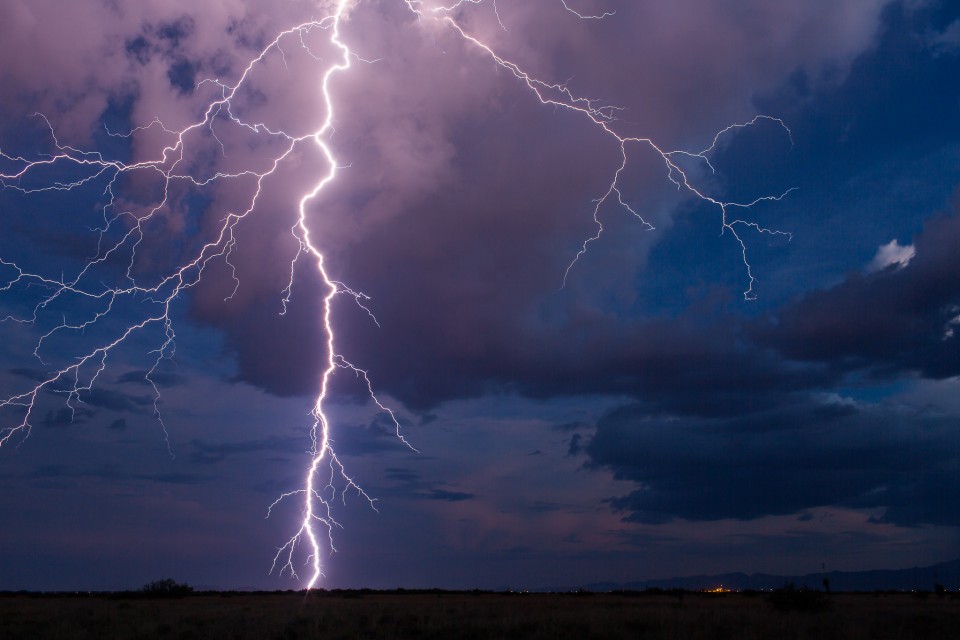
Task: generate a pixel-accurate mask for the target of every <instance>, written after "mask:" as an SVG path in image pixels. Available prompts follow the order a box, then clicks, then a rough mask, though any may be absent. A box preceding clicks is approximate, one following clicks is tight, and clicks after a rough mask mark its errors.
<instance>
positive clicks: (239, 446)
mask: <svg viewBox="0 0 960 640" xmlns="http://www.w3.org/2000/svg"><path fill="white" fill-rule="evenodd" d="M190 445H191V446H192V447H193V448H194V451H192V452H191V453H190V458H189V459H190V462H196V463H200V464H214V463H217V462H222V461H223V460H226V459H227V458H228V457H230V456H233V455H236V454H245V453H257V452H261V451H275V452H279V453H286V454H297V453H303V452H304V450H305V448H306V445H307V443H306V442H305V441H304V439H303V438H280V437H277V436H273V437H269V438H263V439H260V440H249V441H246V442H231V443H220V444H217V443H209V442H205V441H203V440H192V441H191V442H190Z"/></svg>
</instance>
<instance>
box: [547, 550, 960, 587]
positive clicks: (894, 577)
mask: <svg viewBox="0 0 960 640" xmlns="http://www.w3.org/2000/svg"><path fill="white" fill-rule="evenodd" d="M824 578H827V579H829V580H830V590H831V591H914V590H916V591H933V590H934V586H935V585H937V584H941V585H943V586H944V587H946V588H947V589H948V590H950V591H956V590H960V558H958V559H956V560H950V561H948V562H941V563H939V564H935V565H932V566H929V567H914V568H912V569H897V570H876V571H829V572H825V573H810V574H807V575H803V576H777V575H769V574H765V573H754V574H749V575H748V574H746V573H723V574H720V575H715V576H687V577H683V578H667V579H664V580H644V581H641V582H626V583H615V582H596V583H593V584H587V585H582V587H581V588H583V589H586V590H588V591H617V590H627V591H643V590H645V589H686V590H689V591H699V590H702V589H715V588H717V587H721V586H722V587H723V588H724V589H731V590H733V591H743V590H745V589H755V590H758V591H759V590H770V589H779V588H780V587H783V586H784V585H786V584H788V583H791V582H792V583H793V584H794V585H796V586H797V587H804V586H805V587H809V588H811V589H823V579H824ZM550 590H551V591H561V590H563V591H569V590H575V589H550Z"/></svg>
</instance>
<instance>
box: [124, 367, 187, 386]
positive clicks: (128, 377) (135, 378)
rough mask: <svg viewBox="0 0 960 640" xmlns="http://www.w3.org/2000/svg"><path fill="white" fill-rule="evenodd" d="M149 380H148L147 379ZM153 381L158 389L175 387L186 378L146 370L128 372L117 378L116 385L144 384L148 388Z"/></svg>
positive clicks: (170, 373) (181, 383) (174, 374)
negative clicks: (127, 383)
mask: <svg viewBox="0 0 960 640" xmlns="http://www.w3.org/2000/svg"><path fill="white" fill-rule="evenodd" d="M148 378H149V379H148ZM151 381H153V383H154V384H156V385H157V386H158V387H177V386H181V385H183V384H184V383H185V382H186V378H184V377H183V376H182V375H180V374H178V373H172V372H165V371H154V372H153V373H149V372H148V371H147V370H145V369H143V370H139V371H128V372H127V373H125V374H123V375H122V376H119V377H117V383H118V384H123V383H125V382H132V383H135V384H144V385H147V386H149V385H150V382H151Z"/></svg>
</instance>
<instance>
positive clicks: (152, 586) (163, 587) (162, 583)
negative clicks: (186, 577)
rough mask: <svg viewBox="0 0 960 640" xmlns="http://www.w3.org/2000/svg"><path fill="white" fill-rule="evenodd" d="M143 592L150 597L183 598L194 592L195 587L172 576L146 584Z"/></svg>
mask: <svg viewBox="0 0 960 640" xmlns="http://www.w3.org/2000/svg"><path fill="white" fill-rule="evenodd" d="M141 592H142V593H143V595H145V596H147V597H150V598H182V597H184V596H187V595H190V594H191V593H193V587H191V586H190V585H188V584H186V583H180V582H177V581H176V580H172V579H170V578H164V579H163V580H155V581H153V582H151V583H149V584H145V585H144V586H143V589H141Z"/></svg>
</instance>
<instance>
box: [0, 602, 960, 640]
mask: <svg viewBox="0 0 960 640" xmlns="http://www.w3.org/2000/svg"><path fill="white" fill-rule="evenodd" d="M780 605H781V606H780V607H779V608H778V607H776V606H774V602H772V601H771V598H770V596H769V594H759V593H755V594H699V593H686V594H683V596H682V597H681V596H680V595H679V594H665V593H662V594H648V593H640V594H601V593H597V594H544V593H504V594H498V593H486V592H484V593H471V592H468V593H462V592H442V591H426V592H424V591H416V592H414V591H398V592H372V591H330V592H325V591H313V592H310V593H309V594H305V593H304V592H283V593H195V594H192V595H189V596H186V597H182V598H145V597H137V596H136V594H93V595H78V594H2V595H0V639H2V640H16V639H21V638H22V639H25V640H26V639H29V640H33V639H36V638H57V639H59V638H63V639H70V640H84V639H87V638H90V639H93V638H97V639H112V638H118V639H119V638H123V639H127V638H198V639H200V638H202V639H217V638H257V639H270V638H283V639H290V640H294V639H299V638H324V639H336V638H364V639H366V638H378V639H381V638H437V639H439V638H443V639H447V638H455V639H470V638H551V639H559V638H576V639H577V640H585V639H588V638H598V639H601V638H602V639H603V640H612V639H616V638H629V639H630V640H638V639H642V638H671V639H673V638H683V639H691V640H697V639H706V638H737V639H739V640H750V639H753V638H756V639H760V638H764V639H769V638H777V639H787V640H789V639H791V638H818V639H827V640H829V639H831V638H856V639H861V638H862V639H863V640H867V639H869V640H883V639H885V638H890V639H894V638H896V639H898V640H902V639H904V638H917V639H920V638H922V639H924V640H936V639H939V638H942V639H947V638H950V639H952V640H955V639H956V638H958V637H960V636H958V635H957V634H958V633H960V631H958V630H960V597H958V596H957V594H946V595H945V596H942V597H937V596H934V595H926V594H924V595H923V596H920V595H913V594H878V595H873V594H834V595H832V596H830V597H829V598H827V597H826V596H823V597H822V598H818V599H817V601H816V606H815V607H805V606H804V603H803V602H792V601H790V602H787V603H786V606H783V603H780ZM797 605H798V606H797ZM803 609H812V610H803Z"/></svg>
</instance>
